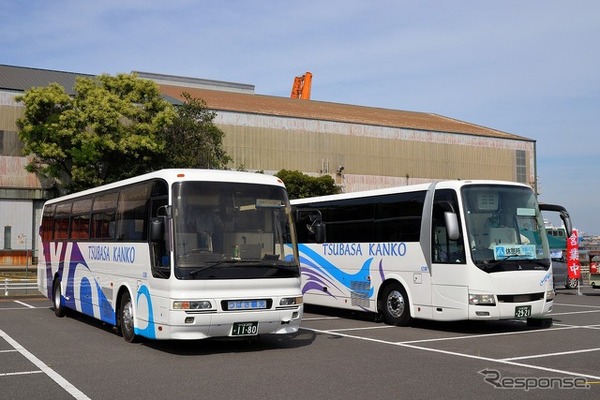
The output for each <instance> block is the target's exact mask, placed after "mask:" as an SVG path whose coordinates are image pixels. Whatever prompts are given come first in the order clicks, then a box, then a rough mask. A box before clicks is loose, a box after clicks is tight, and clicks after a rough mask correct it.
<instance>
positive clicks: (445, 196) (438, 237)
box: [431, 189, 466, 264]
mask: <svg viewBox="0 0 600 400" xmlns="http://www.w3.org/2000/svg"><path fill="white" fill-rule="evenodd" d="M446 212H454V213H457V214H458V202H457V200H456V193H455V192H454V191H453V190H450V189H441V190H437V191H436V193H435V197H434V202H433V210H432V215H431V234H432V238H431V239H432V246H431V251H432V254H431V259H432V261H433V262H434V263H446V264H464V263H465V262H466V258H465V249H464V243H463V238H462V235H461V236H459V238H458V239H457V240H451V239H449V237H448V232H447V228H446V220H445V217H444V213H446ZM459 226H460V219H459Z"/></svg>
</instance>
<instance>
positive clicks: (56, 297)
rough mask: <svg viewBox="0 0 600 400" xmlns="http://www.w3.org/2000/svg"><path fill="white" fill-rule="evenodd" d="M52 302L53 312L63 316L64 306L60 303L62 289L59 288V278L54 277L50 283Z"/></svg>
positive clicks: (64, 312)
mask: <svg viewBox="0 0 600 400" xmlns="http://www.w3.org/2000/svg"><path fill="white" fill-rule="evenodd" d="M52 304H53V305H54V314H55V315H56V316H57V317H59V318H60V317H64V316H65V315H66V309H65V306H64V305H63V303H62V290H61V288H60V279H58V278H56V279H54V284H53V285H52Z"/></svg>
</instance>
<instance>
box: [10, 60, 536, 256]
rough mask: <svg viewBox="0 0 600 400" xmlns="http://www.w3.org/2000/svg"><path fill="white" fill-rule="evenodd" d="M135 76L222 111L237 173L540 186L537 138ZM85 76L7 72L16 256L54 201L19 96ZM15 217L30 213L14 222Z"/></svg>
mask: <svg viewBox="0 0 600 400" xmlns="http://www.w3.org/2000/svg"><path fill="white" fill-rule="evenodd" d="M137 73H138V75H139V76H140V77H142V78H147V79H152V80H154V81H155V82H157V83H158V84H159V86H160V88H161V91H162V93H163V94H164V95H165V97H167V98H168V99H170V100H171V101H172V102H173V103H178V102H179V101H181V100H183V99H182V97H181V93H182V92H184V91H185V92H188V93H190V94H191V95H192V96H193V97H196V98H201V99H203V100H204V101H205V102H206V103H207V104H208V107H209V108H210V109H212V110H214V111H216V118H215V121H214V122H215V123H216V125H218V126H219V127H220V128H221V129H222V130H223V131H224V132H225V138H224V142H223V144H224V148H225V151H226V152H227V153H228V154H229V155H230V156H231V157H232V158H233V160H234V162H233V165H232V168H236V167H238V166H243V167H244V168H246V169H247V170H250V171H252V170H262V171H265V172H266V173H275V172H277V171H279V170H281V169H288V170H299V171H302V172H304V173H307V174H311V175H318V174H324V173H326V174H330V175H331V176H333V177H334V178H335V179H336V182H337V183H338V184H339V185H341V186H342V188H343V190H344V191H347V192H350V191H356V190H363V189H371V188H380V187H389V186H398V185H406V184H412V183H423V182H430V181H432V180H439V179H463V180H464V179H478V178H481V179H500V180H508V181H516V182H523V183H526V184H529V185H531V186H533V187H534V188H535V187H536V155H535V141H534V140H532V139H528V138H525V137H522V136H518V135H513V134H510V133H506V132H502V131H499V130H495V129H491V128H486V127H483V126H479V125H476V124H472V123H468V122H463V121H458V120H455V119H452V118H449V117H445V116H441V115H437V114H430V113H422V112H411V111H402V110H391V109H382V108H373V107H365V106H357V105H348V104H338V103H330V102H323V101H314V100H300V99H292V98H283V97H275V96H265V95H260V94H256V93H255V92H254V86H253V85H248V84H239V83H231V82H221V81H212V80H204V79H196V78H187V77H176V76H169V75H162V74H156V73H146V72H137ZM77 76H86V77H90V76H91V75H86V74H78V73H69V72H61V71H51V70H42V69H33V68H24V67H15V66H6V65H0V205H1V210H2V211H0V225H1V227H0V235H4V236H3V239H0V245H1V244H4V245H5V246H4V248H6V247H7V239H6V232H2V227H5V226H11V232H9V234H10V236H11V238H10V240H9V242H10V243H8V246H9V247H10V248H13V249H14V248H16V247H15V246H17V245H18V243H16V240H17V239H16V238H18V237H19V235H21V236H20V237H23V235H25V236H26V237H29V238H31V237H33V236H34V235H35V223H34V221H36V220H37V219H38V217H39V209H40V207H41V204H42V202H43V199H44V198H46V197H47V196H48V192H47V191H46V190H45V189H48V188H47V187H44V185H43V182H41V181H40V180H39V179H37V177H35V176H33V175H31V174H28V173H26V172H25V170H24V166H25V165H26V163H27V160H26V159H25V158H23V157H20V151H21V150H22V144H21V143H20V142H19V141H18V136H17V127H16V125H15V121H16V120H17V118H18V117H19V116H20V115H21V113H22V110H23V108H22V106H21V105H19V104H17V103H16V102H15V101H14V96H15V95H17V94H20V93H23V92H24V91H25V90H27V89H29V88H31V87H33V86H46V85H48V84H50V83H51V82H58V83H60V84H61V85H63V86H64V87H65V89H66V90H67V92H72V88H73V84H74V82H75V77H77ZM24 204H26V207H25V208H23V205H24ZM15 207H16V208H15ZM14 212H18V214H20V215H23V216H24V217H25V216H26V215H25V214H28V215H27V218H24V219H23V220H22V221H21V222H19V221H17V222H15V221H9V220H8V218H9V214H11V213H14ZM11 223H12V224H15V225H16V226H14V225H8V224H11ZM15 228H16V229H15ZM29 245H30V244H29ZM1 262H2V261H1V260H0V265H1Z"/></svg>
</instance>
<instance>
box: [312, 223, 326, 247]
mask: <svg viewBox="0 0 600 400" xmlns="http://www.w3.org/2000/svg"><path fill="white" fill-rule="evenodd" d="M313 229H314V234H315V242H317V243H325V240H327V238H326V230H325V223H324V222H315V223H314V224H313Z"/></svg>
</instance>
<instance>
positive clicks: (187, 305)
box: [173, 300, 212, 310]
mask: <svg viewBox="0 0 600 400" xmlns="http://www.w3.org/2000/svg"><path fill="white" fill-rule="evenodd" d="M211 308H212V304H211V303H210V301H208V300H201V301H194V300H190V301H185V300H175V301H174V302H173V309H174V310H209V309H211Z"/></svg>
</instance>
